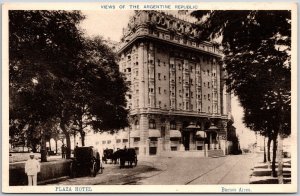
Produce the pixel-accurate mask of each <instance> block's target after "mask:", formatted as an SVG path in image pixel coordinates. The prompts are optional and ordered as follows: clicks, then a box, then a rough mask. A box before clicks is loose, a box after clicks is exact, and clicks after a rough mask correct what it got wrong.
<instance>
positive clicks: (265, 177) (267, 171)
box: [249, 158, 291, 184]
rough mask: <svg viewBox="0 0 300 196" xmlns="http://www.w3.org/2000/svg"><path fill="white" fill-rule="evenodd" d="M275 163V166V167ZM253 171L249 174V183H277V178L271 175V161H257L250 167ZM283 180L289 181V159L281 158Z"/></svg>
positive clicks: (286, 182)
mask: <svg viewBox="0 0 300 196" xmlns="http://www.w3.org/2000/svg"><path fill="white" fill-rule="evenodd" d="M277 166H278V165H277V164H276V168H277ZM252 170H253V172H252V174H251V176H250V182H249V183H250V184H278V178H277V177H272V176H271V173H272V167H271V163H263V162H258V163H256V164H255V166H254V168H253V169H252ZM283 181H284V184H290V183H291V159H290V158H284V159H283Z"/></svg>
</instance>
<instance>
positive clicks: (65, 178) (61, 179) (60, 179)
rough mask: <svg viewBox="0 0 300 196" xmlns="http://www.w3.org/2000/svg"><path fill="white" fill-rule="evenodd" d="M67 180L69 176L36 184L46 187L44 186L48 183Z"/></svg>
mask: <svg viewBox="0 0 300 196" xmlns="http://www.w3.org/2000/svg"><path fill="white" fill-rule="evenodd" d="M69 178H70V177H69V176H62V177H58V178H52V179H49V180H43V181H40V182H38V183H37V184H38V185H46V184H49V183H55V182H60V181H63V180H67V179H69Z"/></svg>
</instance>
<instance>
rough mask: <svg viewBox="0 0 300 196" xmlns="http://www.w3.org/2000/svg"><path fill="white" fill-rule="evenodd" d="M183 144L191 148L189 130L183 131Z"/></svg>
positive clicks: (185, 147) (186, 147)
mask: <svg viewBox="0 0 300 196" xmlns="http://www.w3.org/2000/svg"><path fill="white" fill-rule="evenodd" d="M182 144H183V146H184V149H185V150H186V151H187V150H190V132H189V131H183V133H182Z"/></svg>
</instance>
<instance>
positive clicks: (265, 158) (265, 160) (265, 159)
mask: <svg viewBox="0 0 300 196" xmlns="http://www.w3.org/2000/svg"><path fill="white" fill-rule="evenodd" d="M266 162H267V157H266V137H265V136H264V163H266Z"/></svg>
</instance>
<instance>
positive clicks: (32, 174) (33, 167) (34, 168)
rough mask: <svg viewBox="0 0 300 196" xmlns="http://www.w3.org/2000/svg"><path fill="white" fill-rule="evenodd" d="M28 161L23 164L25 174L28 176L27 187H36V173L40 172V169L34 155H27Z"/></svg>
mask: <svg viewBox="0 0 300 196" xmlns="http://www.w3.org/2000/svg"><path fill="white" fill-rule="evenodd" d="M29 157H30V159H28V160H27V161H26V163H25V173H26V174H27V176H28V186H32V185H33V186H36V185H37V173H38V172H40V170H41V167H40V163H39V161H38V160H36V159H35V158H34V154H33V153H32V152H31V153H30V154H29Z"/></svg>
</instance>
